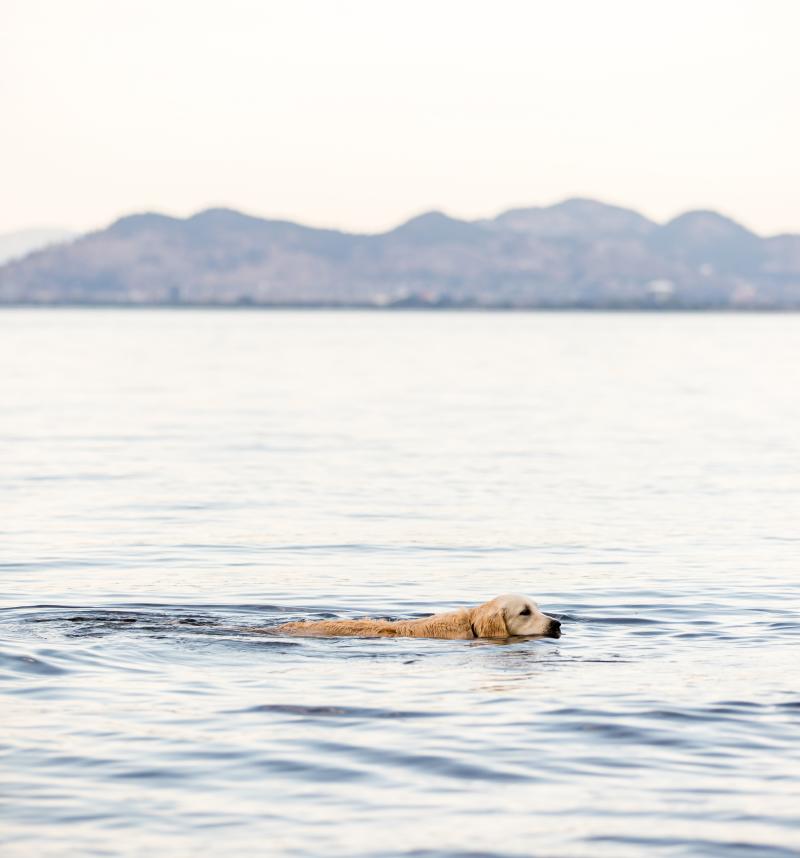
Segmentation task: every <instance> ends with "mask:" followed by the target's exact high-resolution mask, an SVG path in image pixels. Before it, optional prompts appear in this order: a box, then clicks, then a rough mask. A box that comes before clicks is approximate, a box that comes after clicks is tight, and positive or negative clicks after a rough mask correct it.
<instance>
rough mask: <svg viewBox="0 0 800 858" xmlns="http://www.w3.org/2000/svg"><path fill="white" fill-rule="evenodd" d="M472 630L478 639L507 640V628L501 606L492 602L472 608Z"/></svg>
mask: <svg viewBox="0 0 800 858" xmlns="http://www.w3.org/2000/svg"><path fill="white" fill-rule="evenodd" d="M472 628H473V629H474V630H475V632H476V634H477V635H478V637H479V638H507V637H508V626H506V618H505V615H504V614H503V608H502V605H500V604H498V602H497V601H492V602H487V603H486V604H485V605H479V606H478V607H477V608H473V609H472Z"/></svg>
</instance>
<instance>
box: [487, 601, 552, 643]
mask: <svg viewBox="0 0 800 858" xmlns="http://www.w3.org/2000/svg"><path fill="white" fill-rule="evenodd" d="M471 621H472V628H473V630H474V631H475V634H476V635H477V637H479V638H508V637H515V636H517V635H549V636H550V637H553V638H557V637H560V636H561V623H560V622H559V621H558V620H556V619H554V618H553V617H548V616H547V614H543V613H542V612H541V611H540V610H539V608H538V606H537V605H536V602H534V601H533V600H532V599H529V598H528V597H527V596H518V595H517V594H515V593H510V594H508V595H505V596H498V597H497V598H496V599H492V601H491V602H486V604H485V605H479V606H478V607H477V608H473V609H472V611H471Z"/></svg>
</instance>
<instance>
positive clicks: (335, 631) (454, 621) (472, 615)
mask: <svg viewBox="0 0 800 858" xmlns="http://www.w3.org/2000/svg"><path fill="white" fill-rule="evenodd" d="M268 631H270V632H278V633H280V634H286V635H300V636H314V637H361V638H390V637H410V638H446V639H449V640H474V639H475V638H509V637H523V636H539V635H546V636H548V637H554V638H558V637H561V623H560V622H559V621H558V620H557V619H555V618H554V617H549V616H547V614H543V613H542V612H541V611H540V610H539V608H538V606H537V605H536V602H534V601H533V600H531V599H529V598H528V597H527V596H519V595H517V594H514V593H512V594H508V595H505V596H498V597H497V598H496V599H492V600H491V602H486V603H485V604H483V605H478V607H477V608H462V609H461V610H460V611H452V612H450V613H447V614H433V615H432V616H430V617H423V618H422V619H420V620H394V621H391V620H318V621H313V620H307V621H304V622H297V623H284V624H283V625H281V626H276V627H275V628H271V629H268Z"/></svg>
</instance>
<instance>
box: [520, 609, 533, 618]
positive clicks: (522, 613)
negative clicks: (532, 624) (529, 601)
mask: <svg viewBox="0 0 800 858" xmlns="http://www.w3.org/2000/svg"><path fill="white" fill-rule="evenodd" d="M530 614H531V609H530V608H523V609H522V610H521V611H520V612H519V615H520V616H521V617H529V616H530Z"/></svg>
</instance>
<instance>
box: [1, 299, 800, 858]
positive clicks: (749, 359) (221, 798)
mask: <svg viewBox="0 0 800 858" xmlns="http://www.w3.org/2000/svg"><path fill="white" fill-rule="evenodd" d="M0 367H2V372H1V373H0V591H2V595H1V596H0V721H1V722H2V725H1V726H0V839H1V840H2V854H3V856H4V858H5V856H37V858H39V856H44V858H48V856H65V858H66V856H70V858H72V856H76V855H81V856H83V855H114V856H143V855H147V856H153V855H158V856H184V855H189V854H197V853H198V852H200V851H202V852H203V853H204V854H211V855H222V854H237V853H239V852H243V851H244V850H247V851H249V852H255V853H256V854H262V855H263V854H268V855H287V856H316V855H325V856H329V858H331V856H415V858H428V856H430V858H433V856H436V858H444V856H455V855H473V856H478V855H482V856H528V855H537V856H555V855H559V856H587V858H588V856H592V858H593V857H594V856H623V858H624V856H643V855H647V856H662V855H663V856H684V855H686V856H688V855H697V856H716V855H720V856H729V855H733V856H738V855H742V856H748V858H749V856H776V858H777V856H790V855H792V856H794V855H798V854H800V654H799V650H800V574H798V572H799V569H800V567H798V556H799V552H800V529H799V528H798V520H799V518H800V516H799V515H798V514H799V513H800V498H799V497H798V495H799V493H800V442H798V438H800V396H798V393H797V391H798V390H800V316H794V315H785V316H778V315H712V314H708V315H704V314H700V315H681V314H665V315H656V314H653V315H648V314H640V315H636V314H631V315H627V314H619V315H613V314H595V315H582V314H547V313H542V314H524V313H519V314H501V313H496V314H491V313H488V314H484V313H444V312H442V313H413V312H409V313H369V312H364V313H358V312H328V313H325V312H319V313H318V312H262V311H203V310H199V311H190V310H180V311H170V310H142V311H125V310H119V311H114V310H44V309H42V310H5V311H3V312H2V313H0ZM508 591H520V592H523V593H527V594H529V595H531V596H533V597H534V598H535V599H537V601H538V602H539V603H540V605H541V606H542V608H543V609H544V610H546V611H547V612H548V613H551V614H553V615H555V616H558V617H560V618H561V619H562V621H563V636H562V637H561V638H560V639H559V640H553V639H540V640H529V641H510V642H489V641H429V640H416V639H406V640H403V639H378V640H358V639H333V640H325V639H297V638H294V639H288V640H287V639H282V638H280V637H276V636H271V635H263V634H259V633H256V631H255V630H256V629H260V628H262V627H264V626H268V625H270V624H273V623H277V622H281V621H285V620H289V619H297V618H321V617H333V616H360V615H374V616H388V617H416V616H420V615H422V614H425V613H429V612H432V611H437V610H447V609H452V608H455V607H459V606H462V605H472V604H477V603H479V602H482V601H484V600H486V599H488V598H491V597H493V596H495V595H497V594H499V593H503V592H508Z"/></svg>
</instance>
